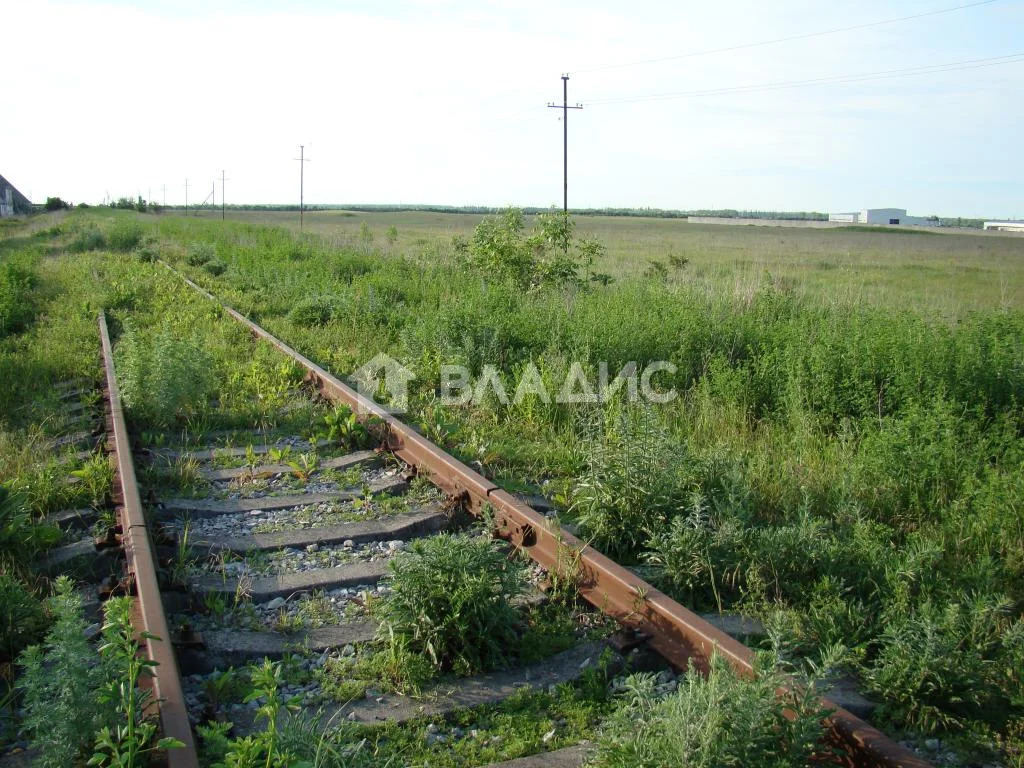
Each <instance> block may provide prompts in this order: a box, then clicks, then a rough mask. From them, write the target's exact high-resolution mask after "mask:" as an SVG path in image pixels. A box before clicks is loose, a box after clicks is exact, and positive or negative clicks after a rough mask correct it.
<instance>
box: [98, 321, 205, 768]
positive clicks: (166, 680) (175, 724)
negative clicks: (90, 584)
mask: <svg viewBox="0 0 1024 768" xmlns="http://www.w3.org/2000/svg"><path fill="white" fill-rule="evenodd" d="M99 328H100V340H101V342H102V344H103V367H104V370H105V372H106V383H107V408H108V415H109V420H110V424H109V430H108V437H107V444H108V447H109V449H110V451H111V453H113V455H114V458H115V461H116V465H117V466H116V470H117V485H118V486H120V495H121V514H120V518H121V532H122V541H123V543H124V551H125V557H126V559H127V565H128V572H129V573H130V574H131V576H132V579H133V581H134V584H135V605H136V615H137V617H138V619H139V623H138V624H137V625H136V629H138V630H139V631H140V632H144V633H146V634H145V635H143V639H142V645H143V646H144V648H145V653H146V658H148V659H149V660H150V661H154V662H156V664H157V666H156V667H155V668H154V669H153V673H154V676H153V677H152V678H151V679H150V680H149V685H150V686H151V687H152V691H153V703H154V704H155V705H156V707H157V709H158V711H159V714H160V726H161V731H162V733H163V735H164V736H165V737H169V738H174V739H178V740H179V741H180V742H182V743H183V744H184V745H185V746H184V747H182V748H178V749H169V750H167V751H166V761H167V765H168V767H169V768H198V766H199V757H198V755H197V754H196V744H195V738H194V737H193V735H192V726H191V724H190V723H189V719H188V708H187V706H186V705H185V694H184V691H183V690H182V687H181V676H180V674H179V672H178V662H177V659H176V658H175V656H174V648H173V647H172V645H171V635H170V632H169V630H168V626H167V617H166V615H165V614H164V606H163V602H162V600H161V599H160V584H159V581H158V580H157V569H156V557H155V556H154V552H153V546H152V539H151V538H150V535H149V528H148V527H147V525H146V517H145V513H144V512H143V508H142V499H141V497H140V495H139V486H138V482H137V480H136V476H135V464H134V462H133V461H132V451H131V443H130V442H129V440H128V428H127V425H126V422H125V418H124V411H123V409H122V408H121V391H120V389H119V388H118V385H117V376H116V373H115V371H114V355H113V348H112V347H111V344H110V332H109V330H108V328H107V318H106V315H105V314H104V313H103V312H100V315H99Z"/></svg>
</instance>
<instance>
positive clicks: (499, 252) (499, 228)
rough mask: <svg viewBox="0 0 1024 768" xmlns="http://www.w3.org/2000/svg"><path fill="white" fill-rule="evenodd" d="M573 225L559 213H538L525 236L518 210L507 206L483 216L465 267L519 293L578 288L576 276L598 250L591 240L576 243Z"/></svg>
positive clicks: (581, 282) (521, 216)
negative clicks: (537, 289) (556, 288)
mask: <svg viewBox="0 0 1024 768" xmlns="http://www.w3.org/2000/svg"><path fill="white" fill-rule="evenodd" d="M573 229H574V224H573V222H572V220H571V219H570V218H568V217H567V216H565V215H564V214H562V213H561V212H551V213H542V214H540V215H539V216H538V217H537V223H536V225H535V227H534V229H533V231H532V232H530V233H527V232H526V225H525V221H524V219H523V212H522V211H520V210H519V209H518V208H510V209H508V210H507V211H505V212H504V213H503V214H501V216H492V217H487V218H485V219H484V220H483V221H482V222H480V224H478V225H477V227H476V229H475V230H474V232H473V240H472V241H471V242H470V243H469V245H468V247H467V248H466V251H465V252H466V256H467V257H468V260H469V263H470V264H471V265H472V266H473V267H475V268H476V269H478V270H480V271H482V272H483V273H484V274H485V276H486V277H487V278H490V279H495V280H508V281H510V282H511V283H512V284H514V285H516V286H517V287H519V288H522V289H528V288H539V287H541V286H554V287H560V286H565V285H582V284H583V283H584V280H583V277H582V276H581V274H584V275H585V274H586V272H585V270H586V268H587V267H588V266H589V265H590V264H591V263H592V262H593V260H594V259H595V258H597V257H598V256H600V254H601V252H602V248H601V246H600V245H599V244H598V243H597V241H596V240H577V239H576V238H575V237H574V232H573Z"/></svg>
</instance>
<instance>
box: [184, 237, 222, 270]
mask: <svg viewBox="0 0 1024 768" xmlns="http://www.w3.org/2000/svg"><path fill="white" fill-rule="evenodd" d="M216 255H217V249H216V247H215V246H213V245H212V244H210V243H200V242H194V243H191V244H190V245H189V247H188V253H187V255H186V256H185V261H187V262H188V263H189V264H190V265H191V266H193V267H201V266H203V265H204V264H206V263H207V262H209V261H212V260H213V259H214V258H215V257H216Z"/></svg>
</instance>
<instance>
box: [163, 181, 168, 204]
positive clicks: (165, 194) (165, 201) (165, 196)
mask: <svg viewBox="0 0 1024 768" xmlns="http://www.w3.org/2000/svg"><path fill="white" fill-rule="evenodd" d="M163 188H164V208H166V207H167V185H166V184H164V185H163Z"/></svg>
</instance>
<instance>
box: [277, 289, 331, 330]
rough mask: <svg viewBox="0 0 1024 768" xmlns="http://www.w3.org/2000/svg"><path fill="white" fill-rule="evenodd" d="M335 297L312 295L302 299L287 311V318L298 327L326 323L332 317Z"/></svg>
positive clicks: (310, 326) (309, 326)
mask: <svg viewBox="0 0 1024 768" xmlns="http://www.w3.org/2000/svg"><path fill="white" fill-rule="evenodd" d="M336 307H337V299H335V298H334V297H332V296H313V297H311V298H308V299H303V300H302V301H300V302H299V303H297V304H296V305H295V306H293V307H292V308H291V311H289V312H288V320H289V321H290V322H292V323H294V324H295V325H297V326H299V327H300V328H312V327H314V326H319V325H327V323H329V322H330V321H331V318H332V317H334V313H335V311H336Z"/></svg>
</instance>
